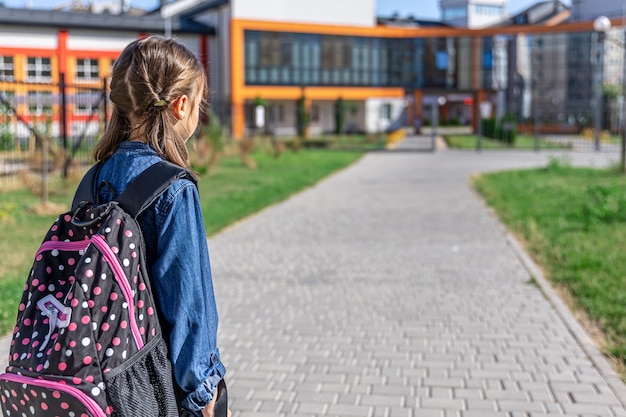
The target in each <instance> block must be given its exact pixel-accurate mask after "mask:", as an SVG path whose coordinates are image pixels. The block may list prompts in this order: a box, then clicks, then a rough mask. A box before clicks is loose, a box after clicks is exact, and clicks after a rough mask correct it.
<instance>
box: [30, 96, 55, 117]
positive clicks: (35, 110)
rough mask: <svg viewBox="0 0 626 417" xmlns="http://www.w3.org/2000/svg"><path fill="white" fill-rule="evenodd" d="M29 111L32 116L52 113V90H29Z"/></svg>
mask: <svg viewBox="0 0 626 417" xmlns="http://www.w3.org/2000/svg"><path fill="white" fill-rule="evenodd" d="M28 113H29V114H30V115H32V116H42V115H46V116H49V115H52V93H51V92H50V91H29V92H28Z"/></svg>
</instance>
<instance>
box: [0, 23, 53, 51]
mask: <svg viewBox="0 0 626 417" xmlns="http://www.w3.org/2000/svg"><path fill="white" fill-rule="evenodd" d="M57 40H58V31H57V29H56V28H51V29H38V28H32V27H20V26H2V27H0V46H6V47H11V48H35V49H56V47H57Z"/></svg>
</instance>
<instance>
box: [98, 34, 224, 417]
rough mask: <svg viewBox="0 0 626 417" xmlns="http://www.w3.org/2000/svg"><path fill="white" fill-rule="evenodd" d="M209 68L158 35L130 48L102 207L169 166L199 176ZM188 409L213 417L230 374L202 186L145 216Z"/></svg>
mask: <svg viewBox="0 0 626 417" xmlns="http://www.w3.org/2000/svg"><path fill="white" fill-rule="evenodd" d="M206 96H207V85H206V74H205V72H204V69H203V67H202V65H201V63H200V62H199V60H198V59H197V58H196V57H195V55H194V54H193V53H192V52H190V51H189V50H188V49H187V48H185V47H184V46H183V45H181V44H180V43H178V42H176V41H174V40H172V39H168V38H163V37H160V36H150V37H147V38H144V39H139V40H136V41H134V42H132V43H130V44H129V45H128V46H127V47H126V48H125V49H124V51H123V52H122V54H121V55H120V57H119V59H118V60H117V61H116V63H115V65H114V68H113V74H112V78H111V102H112V103H113V112H112V116H111V122H110V124H109V125H108V127H107V130H106V132H105V133H104V136H103V137H102V139H101V140H100V142H99V143H98V144H97V146H96V148H95V150H94V157H95V159H96V161H104V164H103V166H102V168H101V170H100V173H99V175H98V180H97V184H98V197H99V199H100V202H103V203H104V202H108V201H111V200H113V199H115V198H117V197H118V196H119V195H120V194H121V193H122V192H123V191H124V190H125V189H126V187H127V186H128V184H130V183H131V182H132V181H133V180H134V179H135V178H136V177H137V175H139V174H140V173H141V172H143V171H144V170H145V169H146V168H148V167H149V166H151V165H153V164H155V163H156V162H158V161H160V160H162V159H165V160H168V161H170V162H172V163H174V164H177V165H179V166H181V167H184V168H187V169H189V160H188V155H187V149H186V147H185V142H186V141H187V139H189V137H190V136H191V135H192V134H193V132H194V131H195V129H196V127H197V125H198V118H199V112H200V107H201V106H202V105H203V104H204V102H205V101H206ZM138 221H139V224H140V226H141V229H142V231H143V234H144V239H145V244H146V254H147V264H148V267H149V268H151V278H152V287H153V290H154V294H155V297H156V300H157V301H158V303H159V305H160V310H161V311H160V313H161V315H160V317H161V319H162V320H161V321H162V323H161V325H162V327H163V332H164V336H165V340H166V341H167V342H168V347H169V356H170V359H171V361H172V365H173V369H174V376H175V381H176V383H177V385H178V387H179V388H180V390H181V392H182V398H181V400H182V406H183V407H184V408H185V409H186V410H188V411H189V412H190V413H191V414H192V415H194V416H203V417H206V416H213V408H214V407H213V406H214V404H215V400H216V398H217V396H218V390H217V386H218V383H219V382H220V381H221V380H222V379H223V377H224V374H225V372H226V370H225V368H224V365H223V364H222V362H221V360H220V354H219V350H218V348H217V342H216V339H217V337H216V336H217V310H216V305H215V298H214V294H213V283H212V279H211V268H210V264H209V253H208V248H207V241H206V233H205V229H204V222H203V218H202V212H201V208H200V200H199V197H198V192H197V189H196V187H195V185H194V184H193V183H192V182H191V181H189V180H186V179H180V180H177V181H176V182H174V183H173V184H172V185H171V186H170V187H169V188H168V190H167V191H166V192H165V193H164V194H163V195H162V196H161V197H159V198H158V199H157V200H156V201H155V203H153V204H152V205H151V206H150V208H148V209H147V210H145V211H144V212H143V213H142V214H140V216H139V217H138Z"/></svg>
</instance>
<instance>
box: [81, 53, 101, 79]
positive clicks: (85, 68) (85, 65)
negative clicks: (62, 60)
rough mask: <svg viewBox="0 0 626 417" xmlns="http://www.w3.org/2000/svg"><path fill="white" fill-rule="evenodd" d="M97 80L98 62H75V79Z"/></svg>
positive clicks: (83, 60) (88, 59) (84, 60)
mask: <svg viewBox="0 0 626 417" xmlns="http://www.w3.org/2000/svg"><path fill="white" fill-rule="evenodd" d="M98 78H99V73H98V60H97V59H91V58H85V59H81V58H79V59H77V60H76V79H77V80H87V81H95V80H97V79H98Z"/></svg>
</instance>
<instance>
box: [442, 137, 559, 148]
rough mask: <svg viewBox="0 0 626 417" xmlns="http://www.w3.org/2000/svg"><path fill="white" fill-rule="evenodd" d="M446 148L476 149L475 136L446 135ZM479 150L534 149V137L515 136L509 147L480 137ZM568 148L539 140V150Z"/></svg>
mask: <svg viewBox="0 0 626 417" xmlns="http://www.w3.org/2000/svg"><path fill="white" fill-rule="evenodd" d="M445 139H446V142H447V143H448V146H449V147H451V148H456V149H476V141H477V139H476V135H446V136H445ZM480 142H481V149H535V146H536V141H535V137H534V136H531V135H517V136H516V138H515V144H514V145H513V146H509V145H507V144H506V143H503V142H501V141H498V140H495V139H489V138H486V137H484V136H483V137H481V140H480ZM563 148H569V146H568V145H562V144H558V143H551V142H547V141H545V140H539V149H563Z"/></svg>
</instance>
